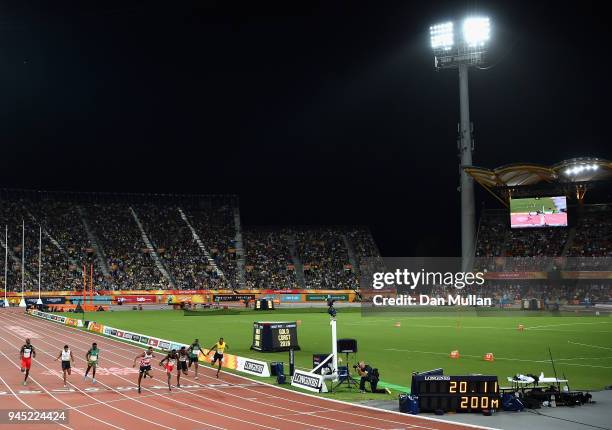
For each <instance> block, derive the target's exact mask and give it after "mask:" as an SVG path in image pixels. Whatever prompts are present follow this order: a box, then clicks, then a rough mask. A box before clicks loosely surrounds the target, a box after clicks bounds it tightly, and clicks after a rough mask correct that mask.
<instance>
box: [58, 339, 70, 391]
mask: <svg viewBox="0 0 612 430" xmlns="http://www.w3.org/2000/svg"><path fill="white" fill-rule="evenodd" d="M60 358H61V359H62V371H63V372H64V387H66V386H67V383H66V374H68V375H70V374H71V372H72V370H71V368H70V363H74V357H73V356H72V351H70V348H69V347H68V345H64V349H62V350H61V351H60V353H59V355H58V356H57V358H56V359H55V361H57V360H59V359H60Z"/></svg>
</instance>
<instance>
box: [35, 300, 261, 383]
mask: <svg viewBox="0 0 612 430" xmlns="http://www.w3.org/2000/svg"><path fill="white" fill-rule="evenodd" d="M28 313H29V314H30V315H32V316H34V317H37V318H43V319H46V320H48V321H54V322H58V323H60V324H65V325H70V326H74V327H84V328H86V329H87V330H88V331H91V332H94V333H99V334H102V335H105V336H109V337H112V338H115V339H121V340H123V341H126V342H130V343H133V344H135V345H138V346H141V347H143V348H148V347H149V346H151V347H153V348H154V349H157V350H160V351H164V352H166V351H169V350H172V349H177V350H178V349H181V347H183V346H184V347H185V348H188V347H189V345H187V344H184V343H180V342H174V341H172V340H167V339H160V338H158V337H152V336H148V335H145V334H141V333H134V332H131V331H127V330H122V329H119V328H115V327H111V326H107V325H103V324H99V323H97V322H95V321H82V320H75V319H72V318H67V317H64V316H61V315H54V314H50V313H47V312H41V311H37V310H32V309H30V310H28ZM208 352H209V351H208V350H201V351H200V352H199V354H198V361H200V362H205V363H210V362H211V360H212V357H211V356H210V355H208ZM222 367H224V368H226V369H231V370H237V371H239V372H243V373H248V374H249V375H255V376H262V377H269V376H270V368H269V367H268V363H266V362H265V361H259V360H254V359H251V358H247V357H240V356H238V355H233V354H224V355H223V364H222Z"/></svg>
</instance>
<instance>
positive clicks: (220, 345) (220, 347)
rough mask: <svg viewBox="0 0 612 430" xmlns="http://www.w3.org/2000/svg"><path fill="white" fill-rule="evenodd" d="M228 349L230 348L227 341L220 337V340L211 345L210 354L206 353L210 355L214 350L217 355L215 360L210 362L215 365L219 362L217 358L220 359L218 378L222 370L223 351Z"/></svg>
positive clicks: (214, 357)
mask: <svg viewBox="0 0 612 430" xmlns="http://www.w3.org/2000/svg"><path fill="white" fill-rule="evenodd" d="M226 349H229V346H227V343H225V342H224V341H223V338H222V337H220V338H219V342H217V343H215V344H214V345H213V346H211V347H210V348H209V351H208V354H206V355H210V353H211V352H213V351H214V353H215V355H214V356H213V360H212V361H211V363H210V364H211V365H212V366H213V367H214V366H215V363H216V362H217V360H218V361H219V368H218V369H217V378H218V377H219V372H220V371H221V362H222V361H223V352H225V350H226Z"/></svg>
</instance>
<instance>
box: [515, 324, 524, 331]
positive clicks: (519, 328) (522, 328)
mask: <svg viewBox="0 0 612 430" xmlns="http://www.w3.org/2000/svg"><path fill="white" fill-rule="evenodd" d="M516 329H517V330H518V331H525V326H524V325H523V324H519V325H518V327H517V328H516Z"/></svg>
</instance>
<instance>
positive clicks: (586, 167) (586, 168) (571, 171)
mask: <svg viewBox="0 0 612 430" xmlns="http://www.w3.org/2000/svg"><path fill="white" fill-rule="evenodd" d="M597 169H599V166H598V165H597V164H581V165H579V166H574V167H569V168H567V169H565V174H566V175H567V176H575V175H579V174H580V173H582V172H590V171H595V170H597Z"/></svg>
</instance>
